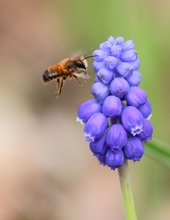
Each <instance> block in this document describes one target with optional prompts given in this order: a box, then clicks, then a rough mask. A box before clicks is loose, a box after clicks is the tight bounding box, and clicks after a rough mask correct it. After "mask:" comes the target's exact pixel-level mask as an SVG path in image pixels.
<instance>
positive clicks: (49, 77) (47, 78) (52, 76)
mask: <svg viewBox="0 0 170 220" xmlns="http://www.w3.org/2000/svg"><path fill="white" fill-rule="evenodd" d="M58 76H59V74H58V73H57V72H54V71H48V70H46V71H45V72H44V74H43V81H44V82H48V81H51V80H53V79H56V78H57V77H58Z"/></svg>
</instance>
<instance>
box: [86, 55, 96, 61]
mask: <svg viewBox="0 0 170 220" xmlns="http://www.w3.org/2000/svg"><path fill="white" fill-rule="evenodd" d="M91 57H97V55H90V56H85V57H84V59H83V60H86V59H88V58H91Z"/></svg>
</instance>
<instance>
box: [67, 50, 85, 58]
mask: <svg viewBox="0 0 170 220" xmlns="http://www.w3.org/2000/svg"><path fill="white" fill-rule="evenodd" d="M84 54H85V52H84V51H83V50H78V51H75V52H73V53H72V54H70V56H69V57H70V58H71V57H81V56H83V55H84Z"/></svg>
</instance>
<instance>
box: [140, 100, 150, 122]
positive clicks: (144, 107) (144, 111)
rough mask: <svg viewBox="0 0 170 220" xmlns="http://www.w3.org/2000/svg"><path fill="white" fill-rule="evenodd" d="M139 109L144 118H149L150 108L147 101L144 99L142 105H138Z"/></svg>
mask: <svg viewBox="0 0 170 220" xmlns="http://www.w3.org/2000/svg"><path fill="white" fill-rule="evenodd" d="M139 111H140V112H141V113H142V115H143V117H144V118H147V119H150V117H151V116H152V108H151V105H150V102H149V101H146V103H145V104H144V105H141V106H140V107H139Z"/></svg>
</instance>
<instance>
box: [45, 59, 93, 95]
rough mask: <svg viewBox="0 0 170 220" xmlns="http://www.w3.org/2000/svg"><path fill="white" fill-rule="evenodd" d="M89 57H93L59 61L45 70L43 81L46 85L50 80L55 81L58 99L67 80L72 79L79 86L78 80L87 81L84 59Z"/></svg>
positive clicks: (86, 64) (86, 65)
mask: <svg viewBox="0 0 170 220" xmlns="http://www.w3.org/2000/svg"><path fill="white" fill-rule="evenodd" d="M90 57H94V56H76V57H71V58H65V59H63V60H61V61H60V62H59V63H58V64H56V65H54V66H50V67H48V69H47V70H45V72H44V74H43V81H44V82H45V83H47V82H49V81H51V80H56V81H57V84H56V93H57V97H59V96H60V95H61V91H62V89H63V86H64V83H65V81H66V80H67V79H73V80H75V81H76V82H77V83H79V84H80V85H82V83H81V81H80V80H79V79H85V80H88V78H89V75H88V73H87V67H88V63H87V60H86V59H87V58H90Z"/></svg>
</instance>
